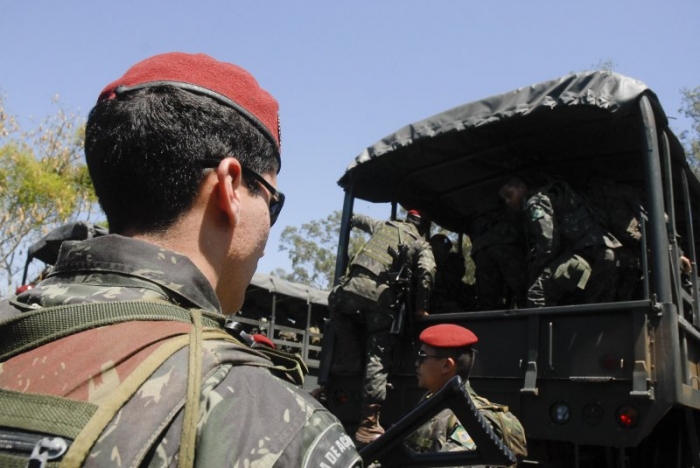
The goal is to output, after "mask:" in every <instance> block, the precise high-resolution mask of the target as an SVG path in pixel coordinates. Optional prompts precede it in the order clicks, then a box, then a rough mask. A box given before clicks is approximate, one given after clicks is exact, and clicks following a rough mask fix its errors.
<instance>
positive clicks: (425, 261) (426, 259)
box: [350, 214, 436, 311]
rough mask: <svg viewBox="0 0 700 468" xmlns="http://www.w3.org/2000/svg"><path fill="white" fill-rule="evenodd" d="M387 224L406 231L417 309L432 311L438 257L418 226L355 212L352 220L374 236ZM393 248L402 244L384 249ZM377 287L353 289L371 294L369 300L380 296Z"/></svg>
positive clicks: (353, 223)
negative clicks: (361, 289)
mask: <svg viewBox="0 0 700 468" xmlns="http://www.w3.org/2000/svg"><path fill="white" fill-rule="evenodd" d="M387 223H391V224H392V225H394V226H396V227H397V228H398V229H400V230H401V231H402V233H403V237H404V238H405V244H406V245H407V246H408V259H409V264H410V267H411V281H412V283H413V289H414V296H415V299H414V301H415V302H414V303H415V308H416V311H420V310H429V309H430V295H431V294H432V290H433V285H434V282H435V271H436V266H435V257H434V256H433V251H432V249H431V248H430V244H429V243H428V241H427V240H425V239H424V238H422V237H421V235H420V233H419V232H418V228H416V227H415V226H414V225H413V224H411V223H407V222H402V221H379V220H375V219H373V218H371V217H369V216H366V215H362V214H355V215H354V216H353V217H352V221H351V225H352V227H355V228H358V229H360V230H362V231H364V232H366V233H368V234H370V235H374V234H375V233H376V232H378V231H379V230H380V229H381V228H382V226H384V225H385V224H387ZM402 240H403V239H402ZM370 242H371V241H370ZM389 247H391V248H393V249H394V250H397V251H398V245H386V246H384V247H383V250H388V248H389ZM353 260H356V259H353ZM355 264H356V262H355V261H353V262H351V266H350V270H351V274H352V267H353V265H355ZM381 282H384V281H381ZM384 286H386V285H384ZM363 289H364V288H363ZM374 289H375V291H353V292H355V293H357V294H359V295H361V296H364V297H367V298H368V299H375V298H376V297H377V296H378V294H377V291H376V289H377V288H376V285H375V287H374Z"/></svg>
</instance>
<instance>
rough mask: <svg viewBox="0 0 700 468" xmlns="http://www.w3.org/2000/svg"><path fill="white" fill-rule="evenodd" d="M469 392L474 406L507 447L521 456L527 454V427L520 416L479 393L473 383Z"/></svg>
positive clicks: (469, 387) (468, 387) (468, 388)
mask: <svg viewBox="0 0 700 468" xmlns="http://www.w3.org/2000/svg"><path fill="white" fill-rule="evenodd" d="M467 392H468V393H469V397H470V398H471V399H472V401H473V402H474V406H476V408H477V409H478V410H479V412H480V413H481V415H482V416H483V417H484V418H485V419H486V420H487V421H488V422H489V423H490V424H491V427H492V428H493V431H494V432H495V433H496V435H497V436H499V437H500V438H501V440H503V443H504V444H505V445H506V447H508V448H509V449H510V450H511V451H512V452H513V453H514V454H515V455H516V456H517V457H519V458H520V457H524V456H526V455H527V440H526V439H525V429H524V428H523V426H522V424H520V421H518V418H516V417H515V415H514V414H513V413H511V412H510V411H509V410H508V407H507V406H504V405H499V404H498V403H493V402H491V401H489V400H488V399H486V398H484V397H482V396H479V395H477V394H476V392H475V391H474V389H473V388H472V387H471V385H467Z"/></svg>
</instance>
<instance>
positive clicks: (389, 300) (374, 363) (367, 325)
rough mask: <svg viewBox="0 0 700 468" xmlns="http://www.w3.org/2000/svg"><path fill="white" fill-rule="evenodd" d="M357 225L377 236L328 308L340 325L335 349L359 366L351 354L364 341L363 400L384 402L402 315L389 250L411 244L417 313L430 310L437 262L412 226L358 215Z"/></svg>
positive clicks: (354, 220)
mask: <svg viewBox="0 0 700 468" xmlns="http://www.w3.org/2000/svg"><path fill="white" fill-rule="evenodd" d="M352 226H353V227H357V228H359V229H362V230H363V231H365V232H368V233H369V234H371V235H372V237H371V238H370V240H369V241H368V242H367V244H365V246H364V247H363V248H362V249H361V250H360V252H358V253H357V255H355V257H354V258H353V259H352V261H351V263H350V268H349V272H348V275H347V277H346V278H345V280H344V281H343V282H342V283H341V284H340V285H339V286H338V287H336V288H334V290H333V291H332V292H331V296H330V297H329V298H328V304H329V307H330V308H331V320H333V322H334V324H335V326H336V336H337V344H336V349H339V350H342V351H341V352H342V354H343V355H344V356H345V358H347V360H348V361H355V362H358V361H356V360H355V359H356V357H357V354H358V353H357V352H353V351H352V350H353V349H355V350H356V349H357V346H358V343H364V345H365V348H364V357H365V369H364V384H363V397H364V401H365V402H368V403H379V402H382V401H384V400H385V399H386V383H387V378H388V375H389V374H388V371H389V367H390V365H391V350H392V342H391V341H392V340H391V334H390V333H389V330H390V328H391V324H392V322H393V321H394V318H395V317H396V311H397V307H396V301H397V294H396V291H395V290H394V288H392V287H391V286H390V285H389V281H388V280H389V278H388V275H387V273H388V272H389V271H390V270H391V269H392V266H393V261H394V259H393V258H392V256H391V255H390V254H389V252H388V248H389V247H392V248H393V249H395V250H397V251H398V245H399V243H403V244H406V245H408V246H409V251H408V258H409V261H410V264H411V266H412V282H413V288H414V291H415V294H414V297H415V299H414V305H415V310H416V311H420V310H428V306H429V299H430V294H431V290H432V287H433V282H434V276H435V259H434V258H433V254H432V250H431V249H430V244H428V242H427V241H426V240H424V239H422V238H421V236H420V233H419V232H418V229H417V228H416V226H415V225H413V224H411V223H407V222H401V221H378V220H374V219H372V218H370V217H368V216H364V215H359V214H356V215H354V216H353V218H352ZM408 313H413V311H408ZM339 354H340V352H339V353H336V356H337V355H339ZM335 370H336V371H337V370H338V368H337V367H336V369H335Z"/></svg>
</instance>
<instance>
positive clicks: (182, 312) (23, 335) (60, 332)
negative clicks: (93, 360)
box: [0, 301, 225, 362]
mask: <svg viewBox="0 0 700 468" xmlns="http://www.w3.org/2000/svg"><path fill="white" fill-rule="evenodd" d="M134 320H170V321H177V322H186V323H190V322H191V320H192V319H191V315H190V311H189V310H187V309H184V308H182V307H178V306H176V305H173V304H168V303H165V302H150V301H130V302H86V303H81V304H70V305H65V306H57V307H46V308H42V309H37V310H34V311H31V312H25V313H22V314H20V315H18V316H15V317H12V318H10V319H8V320H5V321H2V322H0V336H2V337H3V339H2V341H1V342H0V362H2V361H5V360H7V359H9V358H11V357H12V356H15V355H17V354H20V353H23V352H26V351H29V350H30V349H34V348H37V347H39V346H41V345H43V344H46V343H49V342H51V341H55V340H57V339H59V338H63V337H65V336H69V335H72V334H74V333H78V332H81V331H85V330H89V329H92V328H97V327H101V326H104V325H111V324H115V323H121V322H129V321H134ZM224 320H225V319H224V317H223V316H222V315H218V314H214V313H211V312H204V311H202V323H203V325H204V326H207V327H215V328H221V327H222V326H223V323H224Z"/></svg>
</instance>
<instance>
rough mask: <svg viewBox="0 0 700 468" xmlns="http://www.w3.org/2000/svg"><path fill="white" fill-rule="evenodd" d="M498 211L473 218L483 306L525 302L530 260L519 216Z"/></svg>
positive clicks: (472, 252) (480, 301)
mask: <svg viewBox="0 0 700 468" xmlns="http://www.w3.org/2000/svg"><path fill="white" fill-rule="evenodd" d="M507 216H508V213H505V212H499V213H496V214H495V215H492V216H483V217H481V218H479V219H477V220H476V221H475V222H474V226H473V227H472V230H471V233H470V236H469V238H470V239H471V241H472V249H471V257H472V260H474V264H475V265H476V272H475V279H476V288H477V297H478V307H479V309H480V310H489V309H501V308H504V307H510V306H512V302H515V304H516V305H517V306H518V307H524V306H525V296H526V291H527V263H526V262H525V249H524V246H523V243H522V237H523V236H522V235H521V232H520V231H518V225H517V220H515V219H513V218H512V217H510V218H509V217H507Z"/></svg>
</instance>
